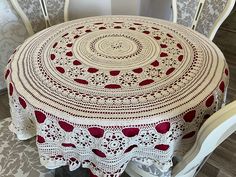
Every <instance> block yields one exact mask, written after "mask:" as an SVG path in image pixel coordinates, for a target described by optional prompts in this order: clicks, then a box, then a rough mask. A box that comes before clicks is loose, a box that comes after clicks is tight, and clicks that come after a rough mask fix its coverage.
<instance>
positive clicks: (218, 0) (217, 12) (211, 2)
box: [196, 0, 229, 36]
mask: <svg viewBox="0 0 236 177" xmlns="http://www.w3.org/2000/svg"><path fill="white" fill-rule="evenodd" d="M228 1H229V0H206V1H205V3H204V5H203V9H202V12H201V14H200V16H199V20H198V23H197V26H196V31H198V32H199V33H201V34H204V35H205V36H209V34H210V31H211V30H212V28H213V27H214V25H215V23H216V20H217V19H218V18H219V17H220V16H221V13H222V12H223V11H224V10H225V7H226V5H227V3H228Z"/></svg>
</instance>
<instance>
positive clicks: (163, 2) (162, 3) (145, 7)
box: [138, 0, 172, 20]
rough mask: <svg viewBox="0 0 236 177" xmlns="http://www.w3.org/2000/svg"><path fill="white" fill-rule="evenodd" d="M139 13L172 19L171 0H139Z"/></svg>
mask: <svg viewBox="0 0 236 177" xmlns="http://www.w3.org/2000/svg"><path fill="white" fill-rule="evenodd" d="M139 1H140V2H139V7H138V9H139V10H138V11H139V15H141V16H148V17H154V18H160V19H165V20H172V10H171V2H172V1H171V0H139Z"/></svg>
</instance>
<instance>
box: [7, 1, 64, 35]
mask: <svg viewBox="0 0 236 177" xmlns="http://www.w3.org/2000/svg"><path fill="white" fill-rule="evenodd" d="M11 3H12V5H13V7H14V8H15V10H16V11H17V13H18V14H19V15H20V17H21V18H22V20H23V22H24V24H25V26H26V29H27V31H28V33H29V34H30V35H33V34H34V33H36V32H38V31H41V30H43V29H45V28H47V27H49V26H52V25H55V24H58V23H62V22H64V21H67V20H68V6H69V0H11Z"/></svg>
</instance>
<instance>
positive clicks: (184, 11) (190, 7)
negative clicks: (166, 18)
mask: <svg viewBox="0 0 236 177" xmlns="http://www.w3.org/2000/svg"><path fill="white" fill-rule="evenodd" d="M176 3H177V23H179V24H181V25H184V26H187V27H192V23H193V20H194V16H195V13H196V12H197V7H198V3H199V0H191V1H190V0H177V1H176Z"/></svg>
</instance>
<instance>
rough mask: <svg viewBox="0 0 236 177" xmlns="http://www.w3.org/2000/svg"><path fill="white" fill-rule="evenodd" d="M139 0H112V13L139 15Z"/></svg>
mask: <svg viewBox="0 0 236 177" xmlns="http://www.w3.org/2000/svg"><path fill="white" fill-rule="evenodd" d="M138 3H139V0H111V9H112V10H111V12H112V15H138V6H139V4H138Z"/></svg>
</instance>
